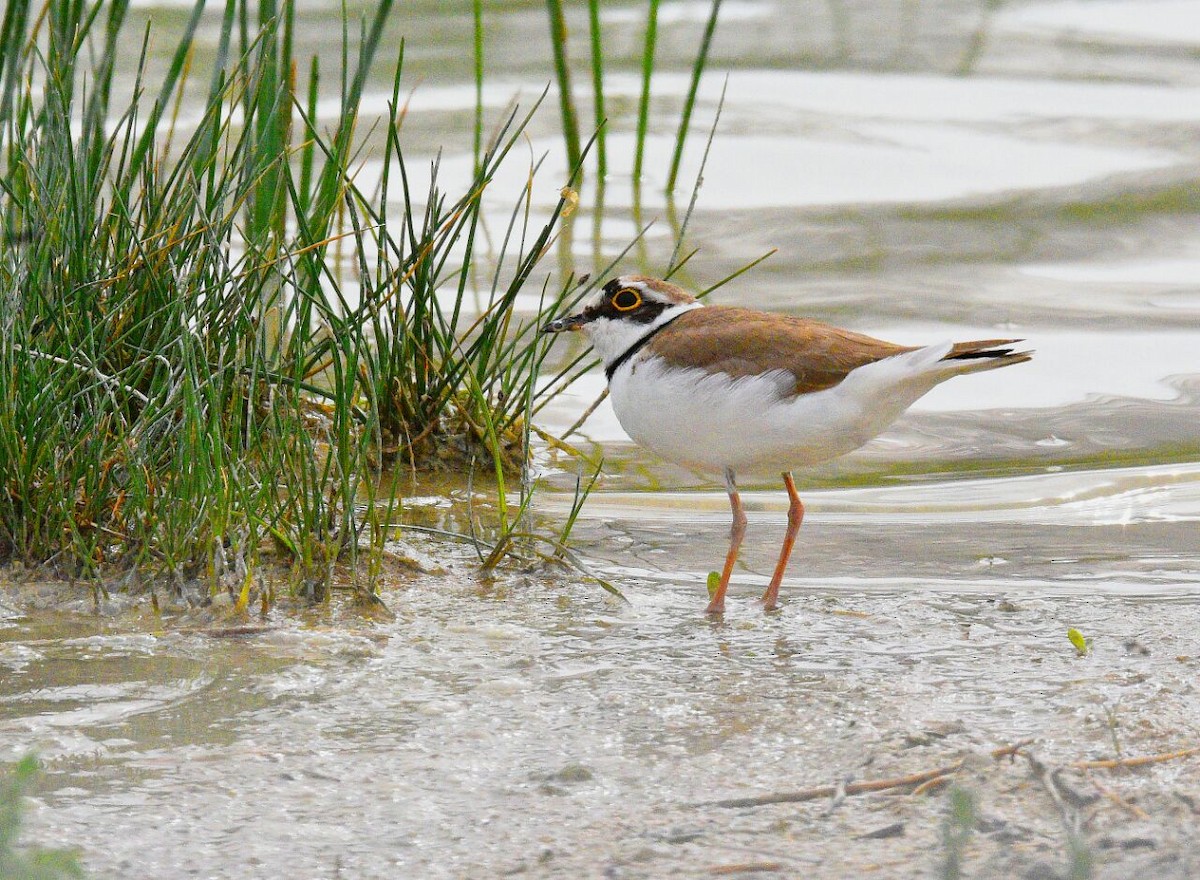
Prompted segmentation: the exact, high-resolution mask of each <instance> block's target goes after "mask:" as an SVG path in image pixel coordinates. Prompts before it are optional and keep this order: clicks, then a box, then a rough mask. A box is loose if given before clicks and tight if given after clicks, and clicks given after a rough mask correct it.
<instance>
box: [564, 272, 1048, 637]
mask: <svg viewBox="0 0 1200 880" xmlns="http://www.w3.org/2000/svg"><path fill="white" fill-rule="evenodd" d="M564 330H582V331H584V333H586V334H587V335H588V338H589V339H590V340H591V342H592V345H593V347H594V348H595V350H596V353H597V354H599V355H600V358H601V359H602V360H603V361H604V372H605V375H606V376H607V377H608V388H609V392H610V396H611V398H612V405H613V410H614V411H615V412H616V415H617V419H618V420H619V421H620V423H621V427H623V428H624V429H625V431H626V433H628V434H629V436H630V437H632V438H633V439H634V440H635V441H637V442H638V443H639V444H641V445H642V446H645V447H646V448H648V449H650V450H651V451H652V452H654V453H656V454H658V455H660V456H661V457H663V458H665V459H667V460H668V461H672V462H675V463H677V464H681V465H684V466H685V467H689V468H693V469H695V470H699V471H707V472H723V473H724V476H725V485H726V488H727V490H728V492H729V503H730V505H731V507H732V508H733V528H732V530H731V534H730V541H729V552H728V554H727V555H726V557H725V567H724V569H723V570H722V572H721V580H720V583H719V584H718V586H717V590H716V592H715V593H714V595H713V597H712V601H711V602H710V603H709V605H708V609H707V611H708V613H709V614H720V613H721V612H723V611H724V610H725V592H726V590H727V589H728V588H729V577H730V575H731V574H732V573H733V566H734V563H735V562H736V561H737V556H738V550H739V548H740V547H741V543H742V538H743V537H744V535H745V531H746V514H745V512H744V510H743V509H742V503H741V499H740V498H739V497H738V492H737V485H736V483H735V474H736V473H738V472H762V471H764V470H768V469H770V470H773V471H775V472H777V473H782V474H783V484H784V486H785V487H786V489H787V493H788V498H789V499H790V504H789V507H788V525H787V532H786V533H785V536H784V540H783V548H782V550H781V552H780V554H779V562H778V564H777V565H776V566H775V572H774V574H773V575H772V577H771V582H770V585H769V586H768V587H767V590H766V592H765V593H764V594H763V597H762V601H763V604H764V606H765V607H766V609H767V610H771V609H773V608H775V606H776V602H777V599H778V596H779V585H780V583H781V582H782V581H783V575H784V572H785V571H786V569H787V564H788V559H789V557H790V556H791V553H792V546H793V544H794V543H795V541H796V533H797V532H798V531H799V530H800V522H801V520H802V519H803V518H804V505H803V504H801V502H800V498H799V496H798V495H797V494H796V484H795V483H794V482H793V480H792V474H791V472H792V469H793V468H797V467H803V466H805V465H812V464H816V463H818V462H822V461H827V460H829V459H832V458H836V457H837V456H839V455H844V454H845V453H847V452H850V451H851V450H853V449H857V448H858V447H859V446H861V445H863V444H864V443H866V442H867V441H868V440H870V439H871V438H872V437H875V436H876V435H877V434H879V433H881V432H882V431H883V430H884V429H885V428H887V426H888V425H890V424H891V423H892V422H893V421H894V420H895V419H896V418H897V417H898V416H899V415H900V414H901V413H902V412H904V410H906V409H907V408H908V407H909V406H911V405H912V404H913V402H914V401H916V400H917V398H919V397H921V395H923V394H925V393H926V392H927V391H929V390H930V389H931V388H933V387H934V386H935V385H937V384H938V383H940V382H944V381H945V380H946V379H949V378H951V377H953V376H958V375H961V374H963V373H978V372H981V371H983V370H994V369H997V368H999V367H1007V366H1010V365H1012V364H1019V363H1022V362H1024V361H1027V360H1029V359H1030V357H1031V353H1030V352H1028V351H1016V350H1014V349H1013V348H1011V347H1009V346H1011V345H1013V344H1014V343H1017V342H1020V341H1021V340H1018V339H985V340H979V341H975V342H958V343H950V342H942V343H938V344H936V345H927V346H922V347H912V346H904V345H896V344H894V343H891V342H884V341H882V340H879V339H873V338H872V337H870V336H864V335H863V334H861V333H854V332H852V331H850V330H842V329H840V328H838V327H833V326H831V325H829V324H823V323H821V322H819V321H812V320H808V319H805V318H797V317H793V316H791V315H782V314H773V313H768V312H759V311H753V310H751V309H743V308H735V307H731V306H706V305H704V304H703V303H701V302H699V301H698V300H697V299H696V298H695V297H693V296H691V295H689V294H688V293H686V292H685V291H684V290H682V289H681V288H679V287H677V286H676V285H674V284H671V283H669V282H666V281H661V280H659V279H657V278H648V277H645V276H642V275H622V276H621V277H619V278H614V279H612V280H611V281H609V282H608V283H607V284H605V285H604V288H603V289H602V290H601V291H599V292H598V293H597V294H596V296H595V297H594V298H593V299H592V300H590V301H589V302H588V303H587V305H586V306H585V308H584V309H583V310H582V311H580V312H578V313H576V314H574V315H570V316H568V317H563V318H559V319H558V320H555V321H551V322H550V323H548V324H546V325H545V326H544V327H543V328H542V332H543V333H560V332H562V331H564Z"/></svg>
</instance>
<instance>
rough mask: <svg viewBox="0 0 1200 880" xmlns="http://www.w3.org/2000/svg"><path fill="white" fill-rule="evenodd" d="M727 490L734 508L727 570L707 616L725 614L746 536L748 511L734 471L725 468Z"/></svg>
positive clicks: (706, 611) (726, 561)
mask: <svg viewBox="0 0 1200 880" xmlns="http://www.w3.org/2000/svg"><path fill="white" fill-rule="evenodd" d="M725 488H726V490H727V491H728V492H729V506H730V507H731V508H733V527H732V528H731V529H730V530H729V553H728V554H726V556H725V570H724V571H722V572H721V583H720V584H718V585H717V592H716V593H715V594H714V595H713V597H712V601H711V602H709V603H708V608H706V609H705V610H704V613H705V614H724V613H725V591H726V590H728V589H729V577H730V575H732V574H733V564H734V563H735V562H737V558H738V550H739V549H741V546H742V538H744V537H745V536H746V511H744V510H743V509H742V499H741V498H739V497H738V491H737V486H736V485H735V484H734V482H733V470H732V469H731V468H725Z"/></svg>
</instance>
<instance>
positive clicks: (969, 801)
mask: <svg viewBox="0 0 1200 880" xmlns="http://www.w3.org/2000/svg"><path fill="white" fill-rule="evenodd" d="M947 801H948V803H947V808H946V817H945V819H944V820H943V821H942V854H943V857H942V864H941V875H940V876H941V878H942V880H961V878H962V876H963V860H964V859H965V857H966V849H967V844H968V843H969V842H970V840H971V833H972V832H973V831H974V830H975V823H976V822H977V821H978V816H979V809H978V805H977V803H976V799H975V795H974V794H973V793H972V792H970V791H968V790H967V789H965V788H961V787H959V786H957V785H955V786H953V787H952V788H951V789H950V794H949V797H948V798H947Z"/></svg>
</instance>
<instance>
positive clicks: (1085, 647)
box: [1067, 627, 1092, 657]
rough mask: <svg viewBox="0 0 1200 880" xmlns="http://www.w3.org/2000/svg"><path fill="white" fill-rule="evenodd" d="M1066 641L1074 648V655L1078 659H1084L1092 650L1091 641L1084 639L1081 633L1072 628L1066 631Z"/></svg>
mask: <svg viewBox="0 0 1200 880" xmlns="http://www.w3.org/2000/svg"><path fill="white" fill-rule="evenodd" d="M1067 639H1068V640H1069V641H1070V642H1071V644H1072V645H1074V646H1075V651H1076V653H1078V654H1079V656H1080V657H1086V656H1087V655H1088V654H1089V653H1091V650H1092V640H1091V639H1090V638H1086V637H1085V636H1084V635H1083V633H1081V632H1080V631H1079V630H1077V629H1075V628H1074V627H1072V628H1070V629H1068V630H1067Z"/></svg>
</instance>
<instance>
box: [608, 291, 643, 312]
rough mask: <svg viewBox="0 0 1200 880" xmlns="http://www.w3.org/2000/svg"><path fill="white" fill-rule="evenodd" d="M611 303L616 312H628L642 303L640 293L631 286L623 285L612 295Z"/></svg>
mask: <svg viewBox="0 0 1200 880" xmlns="http://www.w3.org/2000/svg"><path fill="white" fill-rule="evenodd" d="M612 304H613V308H615V309H616V310H617V311H618V312H630V311H633V310H634V309H636V308H637V307H638V306H640V305H641V304H642V295H641V294H640V293H638V292H637V291H636V290H634V289H633V288H632V287H623V288H621V289H620V290H618V291H617V292H616V294H615V295H614V296H613V298H612Z"/></svg>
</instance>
